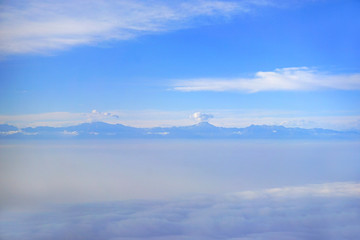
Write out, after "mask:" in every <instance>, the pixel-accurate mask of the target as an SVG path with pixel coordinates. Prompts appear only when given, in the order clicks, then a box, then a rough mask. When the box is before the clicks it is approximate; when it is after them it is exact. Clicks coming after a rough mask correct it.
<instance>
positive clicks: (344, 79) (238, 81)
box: [173, 67, 360, 93]
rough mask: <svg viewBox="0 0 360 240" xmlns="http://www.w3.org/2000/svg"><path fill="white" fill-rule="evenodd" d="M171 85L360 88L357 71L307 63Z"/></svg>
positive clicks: (246, 88) (199, 87) (250, 90)
mask: <svg viewBox="0 0 360 240" xmlns="http://www.w3.org/2000/svg"><path fill="white" fill-rule="evenodd" d="M173 89H174V90H177V91H183V92H194V91H216V92H223V91H240V92H247V93H254V92H261V91H308V90H320V89H339V90H360V74H359V73H354V74H328V73H324V72H319V71H317V70H315V69H311V68H308V67H293V68H279V69H276V70H275V71H272V72H257V73H256V74H255V76H254V77H252V78H235V79H212V78H200V79H189V80H179V81H177V83H176V84H175V85H174V87H173Z"/></svg>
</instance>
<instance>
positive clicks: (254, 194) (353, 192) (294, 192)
mask: <svg viewBox="0 0 360 240" xmlns="http://www.w3.org/2000/svg"><path fill="white" fill-rule="evenodd" d="M231 196H236V197H239V198H245V199H257V198H299V197H360V183H355V182H335V183H325V184H311V185H305V186H295V187H282V188H270V189H265V190H260V191H243V192H239V193H235V194H232V195H231Z"/></svg>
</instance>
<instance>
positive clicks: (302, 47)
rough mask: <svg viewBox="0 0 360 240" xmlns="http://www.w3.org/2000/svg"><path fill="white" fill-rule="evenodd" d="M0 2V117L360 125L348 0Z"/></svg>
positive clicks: (359, 49) (358, 34)
mask: <svg viewBox="0 0 360 240" xmlns="http://www.w3.org/2000/svg"><path fill="white" fill-rule="evenodd" d="M0 9H1V10H0V13H1V16H0V32H1V34H0V56H1V62H0V74H1V82H0V93H1V94H0V115H1V116H0V121H1V122H3V123H10V124H15V125H19V126H26V125H66V124H73V123H80V122H84V121H91V120H94V119H95V120H101V121H107V122H114V123H115V122H117V123H124V124H127V125H134V126H159V125H187V124H192V122H194V121H193V120H191V119H190V118H189V115H191V114H192V113H194V112H199V111H200V112H203V113H208V114H212V115H213V116H214V118H213V119H212V120H211V122H213V123H214V124H215V125H222V126H245V125H249V124H251V123H255V124H282V125H284V126H300V127H326V128H334V129H352V128H357V129H359V128H360V106H359V105H360V45H359V42H360V15H359V14H358V13H359V12H360V2H359V1H357V0H353V1H351V0H329V1H325V0H324V1H323V0H318V1H296V0H292V1H287V2H286V3H284V1H277V0H263V1H260V0H256V1H255V0H254V1H249V0H248V1H201V0H187V1H172V2H171V3H169V2H168V1H158V0H154V1H128V0H123V1H93V2H87V3H86V4H84V3H83V2H82V1H58V2H56V1H39V0H30V1H27V2H26V3H21V1H2V3H1V8H0ZM94 109H96V112H95V111H93V110H94ZM92 111H93V112H92ZM107 113H111V114H107ZM111 115H112V116H114V115H117V116H118V118H113V117H111ZM109 116H110V117H109Z"/></svg>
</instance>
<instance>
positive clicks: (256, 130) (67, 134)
mask: <svg viewBox="0 0 360 240" xmlns="http://www.w3.org/2000/svg"><path fill="white" fill-rule="evenodd" d="M0 138H2V139H4V138H5V139H60V138H75V139H94V138H95V139H96V138H122V139H126V138H145V139H149V138H150V139H151V138H160V139H170V138H195V139H197V138H203V139H219V138H220V139H352V140H360V131H336V130H329V129H322V128H314V129H304V128H286V127H283V126H273V125H271V126H269V125H251V126H248V127H245V128H225V127H217V126H214V125H212V124H210V123H208V122H200V123H198V124H195V125H191V126H182V127H154V128H135V127H129V126H125V125H122V124H109V123H104V122H93V123H82V124H79V125H75V126H68V127H27V128H21V129H20V128H17V127H15V126H11V125H7V124H0Z"/></svg>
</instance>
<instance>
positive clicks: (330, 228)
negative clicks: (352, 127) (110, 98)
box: [0, 182, 360, 240]
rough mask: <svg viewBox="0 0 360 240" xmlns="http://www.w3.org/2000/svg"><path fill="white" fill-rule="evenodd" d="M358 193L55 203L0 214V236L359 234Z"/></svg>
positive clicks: (343, 187) (348, 186)
mask: <svg viewBox="0 0 360 240" xmlns="http://www.w3.org/2000/svg"><path fill="white" fill-rule="evenodd" d="M249 196H251V197H250V198H249ZM359 197H360V185H359V183H353V182H338V183H327V184H316V185H306V186H300V187H287V188H277V189H265V190H262V191H249V192H241V193H238V194H232V195H228V196H219V195H217V196H195V197H188V198H182V199H176V200H169V201H140V200H138V201H122V202H116V203H93V204H89V203H88V204H77V205H70V206H69V205H68V206H58V207H54V208H52V209H48V210H47V211H42V212H38V213H30V214H24V213H23V214H19V213H17V214H14V213H13V214H12V213H5V214H3V215H2V218H1V219H0V224H1V225H0V226H1V228H0V236H1V237H2V239H4V240H14V239H39V240H41V239H55V240H56V239H74V240H77V239H88V240H92V239H109V240H110V239H111V240H125V239H133V240H136V239H157V240H160V239H164V240H165V239H175V240H180V239H181V240H185V239H187V240H190V239H200V240H210V239H234V240H235V239H237V240H240V239H241V240H245V239H247V240H256V239H280V240H290V239H291V240H298V239H299V240H300V239H314V240H315V239H316V240H325V239H326V240H329V239H330V240H332V239H334V240H335V239H348V240H355V239H357V238H358V236H359V234H360V230H359V228H358V226H359V224H360V208H359V204H358V201H359Z"/></svg>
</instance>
